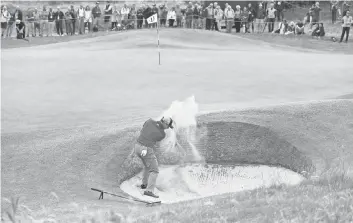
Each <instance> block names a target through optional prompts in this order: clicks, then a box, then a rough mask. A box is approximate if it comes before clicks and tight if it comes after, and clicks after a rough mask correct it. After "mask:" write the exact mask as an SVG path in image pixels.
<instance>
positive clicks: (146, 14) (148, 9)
mask: <svg viewBox="0 0 353 223" xmlns="http://www.w3.org/2000/svg"><path fill="white" fill-rule="evenodd" d="M151 14H152V9H151V7H150V6H149V5H147V7H146V8H145V9H144V11H143V18H145V25H146V28H148V27H151V25H150V24H148V23H147V19H148V17H150V15H151Z"/></svg>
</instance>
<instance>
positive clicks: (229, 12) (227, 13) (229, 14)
mask: <svg viewBox="0 0 353 223" xmlns="http://www.w3.org/2000/svg"><path fill="white" fill-rule="evenodd" d="M234 15H235V14H234V10H233V9H232V7H231V6H230V5H227V8H226V9H225V10H224V18H225V19H226V27H227V33H231V32H232V28H233V24H234Z"/></svg>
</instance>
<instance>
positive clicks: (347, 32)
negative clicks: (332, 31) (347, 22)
mask: <svg viewBox="0 0 353 223" xmlns="http://www.w3.org/2000/svg"><path fill="white" fill-rule="evenodd" d="M350 29H351V28H350V27H343V28H342V35H341V40H340V42H342V40H343V37H344V34H346V42H348V36H349V30H350Z"/></svg>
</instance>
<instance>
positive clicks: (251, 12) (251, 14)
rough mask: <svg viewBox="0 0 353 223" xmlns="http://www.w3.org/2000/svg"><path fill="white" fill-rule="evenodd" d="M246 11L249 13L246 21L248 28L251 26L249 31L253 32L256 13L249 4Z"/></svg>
mask: <svg viewBox="0 0 353 223" xmlns="http://www.w3.org/2000/svg"><path fill="white" fill-rule="evenodd" d="M248 11H249V19H248V24H249V28H250V26H251V31H252V32H254V20H255V17H256V11H255V9H254V8H253V7H252V5H251V3H249V4H248ZM249 32H250V31H249Z"/></svg>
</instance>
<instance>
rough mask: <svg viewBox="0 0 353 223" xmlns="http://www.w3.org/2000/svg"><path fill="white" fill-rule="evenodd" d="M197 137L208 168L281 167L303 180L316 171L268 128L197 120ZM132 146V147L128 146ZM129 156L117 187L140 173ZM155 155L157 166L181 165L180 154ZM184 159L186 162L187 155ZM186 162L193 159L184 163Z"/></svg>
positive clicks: (134, 158) (134, 161)
mask: <svg viewBox="0 0 353 223" xmlns="http://www.w3.org/2000/svg"><path fill="white" fill-rule="evenodd" d="M135 134H136V135H137V134H138V131H136V133H135ZM196 135H197V137H198V138H197V140H196V141H197V142H196V143H195V147H196V148H197V150H198V152H199V153H200V155H201V156H202V157H203V158H204V161H205V163H208V164H209V165H210V164H226V165H227V164H228V165H229V164H236V165H251V164H253V165H254V164H255V165H267V166H275V167H283V168H286V169H289V170H292V171H294V172H296V173H299V174H301V173H308V174H305V177H307V176H308V175H310V174H311V173H313V172H315V166H314V165H313V162H312V160H311V159H310V158H308V157H307V156H306V155H305V154H303V153H302V152H301V151H300V150H298V149H297V148H296V147H295V146H293V145H292V144H291V143H289V142H288V141H286V140H285V139H283V138H281V137H279V136H278V134H277V133H276V132H274V131H272V130H271V129H269V128H267V127H263V126H260V125H254V124H249V123H244V122H225V121H217V120H215V121H209V122H202V121H200V122H199V124H198V125H197V127H196ZM179 142H180V144H181V145H182V146H183V147H184V149H186V150H188V151H190V150H191V148H190V147H189V146H188V144H187V143H185V142H183V139H182V138H181V139H179ZM132 146H133V145H132V144H131V145H130V146H128V147H130V148H131V147H132ZM130 155H131V156H128V158H127V159H126V160H125V161H124V162H123V164H122V165H121V167H120V169H122V170H124V171H121V172H120V173H119V174H118V179H117V180H118V184H119V185H120V184H121V183H123V182H124V181H125V180H128V179H130V178H132V177H134V176H135V175H136V174H138V173H140V172H141V170H142V168H143V166H142V162H141V161H140V160H139V158H138V157H136V156H134V155H132V154H130ZM156 156H157V159H158V160H159V164H160V165H177V164H179V163H180V156H179V154H174V153H167V152H163V151H162V150H158V149H157V150H156ZM184 158H185V159H186V160H187V159H188V156H186V157H184ZM189 161H192V159H189V160H187V161H186V162H189Z"/></svg>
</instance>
